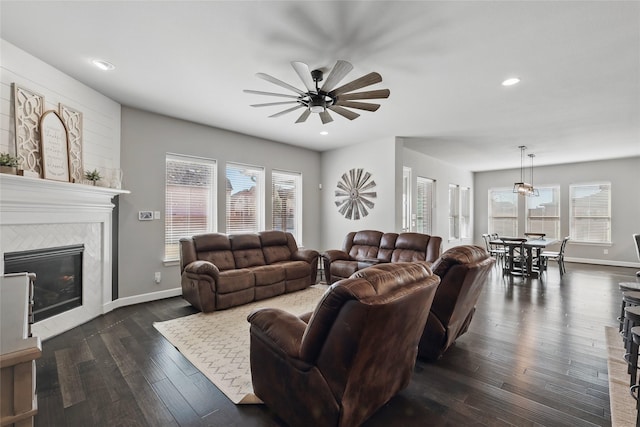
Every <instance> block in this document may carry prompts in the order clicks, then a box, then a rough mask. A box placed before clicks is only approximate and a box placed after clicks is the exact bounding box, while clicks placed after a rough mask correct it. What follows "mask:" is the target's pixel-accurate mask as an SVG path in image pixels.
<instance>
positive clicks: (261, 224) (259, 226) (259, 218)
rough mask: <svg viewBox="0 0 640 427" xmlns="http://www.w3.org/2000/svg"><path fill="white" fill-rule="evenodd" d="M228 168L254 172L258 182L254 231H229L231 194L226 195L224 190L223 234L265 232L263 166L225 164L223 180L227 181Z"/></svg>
mask: <svg viewBox="0 0 640 427" xmlns="http://www.w3.org/2000/svg"><path fill="white" fill-rule="evenodd" d="M229 166H232V167H236V168H238V169H241V168H245V169H249V170H252V171H254V172H256V173H257V174H258V175H259V178H260V179H259V182H258V183H256V186H255V188H256V206H255V212H256V230H247V231H240V230H234V231H233V232H230V231H229V209H230V207H231V203H230V200H231V194H226V189H225V212H226V215H225V232H226V233H227V234H233V233H257V232H259V231H262V230H265V209H266V205H265V168H264V166H256V165H250V164H246V163H238V162H226V163H225V171H224V176H225V179H228V178H227V177H228V172H229Z"/></svg>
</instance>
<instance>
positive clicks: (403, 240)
mask: <svg viewBox="0 0 640 427" xmlns="http://www.w3.org/2000/svg"><path fill="white" fill-rule="evenodd" d="M441 244H442V238H441V237H438V236H430V235H428V234H421V233H400V234H398V233H383V232H382V231H376V230H361V231H352V232H350V233H347V235H346V236H345V238H344V242H343V243H342V250H338V249H331V250H328V251H325V252H324V253H323V254H322V258H323V264H324V274H325V276H326V278H327V283H328V284H331V283H334V282H337V281H338V280H341V279H346V278H347V277H351V275H352V274H353V273H355V272H356V271H358V270H362V269H363V268H367V267H370V266H372V265H376V264H381V263H388V262H415V261H428V262H430V263H431V262H433V261H435V260H436V259H437V258H438V256H439V255H440V245H441Z"/></svg>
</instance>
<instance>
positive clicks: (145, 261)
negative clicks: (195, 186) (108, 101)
mask: <svg viewBox="0 0 640 427" xmlns="http://www.w3.org/2000/svg"><path fill="white" fill-rule="evenodd" d="M121 138H122V148H121V165H122V170H123V171H124V179H123V188H126V189H127V190H129V191H131V194H127V195H123V196H121V198H120V217H119V219H120V243H119V250H120V277H119V284H120V295H119V296H120V298H123V297H130V296H136V295H143V294H150V293H154V292H161V291H166V290H170V289H175V288H177V287H179V286H180V274H179V267H178V266H177V265H169V266H165V265H164V264H163V262H162V261H163V256H164V203H165V186H164V182H165V155H166V153H167V152H171V153H179V154H187V155H192V156H201V157H207V158H211V159H215V160H217V162H218V180H217V185H218V208H219V209H218V231H219V232H225V211H224V207H225V182H226V181H225V162H227V161H230V162H241V163H246V164H250V165H256V166H263V167H264V168H265V177H266V178H267V184H268V183H269V182H270V180H269V177H270V176H271V169H280V170H287V171H297V172H302V180H303V190H302V194H303V205H302V206H303V218H302V227H303V232H302V235H303V241H302V242H298V244H299V245H304V246H305V247H308V248H318V247H319V245H320V237H319V236H320V190H319V188H318V184H319V183H320V154H319V153H318V152H316V151H312V150H306V149H303V148H299V147H293V146H290V145H286V144H281V143H278V142H273V141H268V140H264V139H259V138H255V137H252V136H247V135H243V134H238V133H235V132H229V131H226V130H222V129H216V128H212V127H207V126H202V125H198V124H195V123H191V122H187V121H183V120H178V119H174V118H170V117H166V116H161V115H158V114H154V113H150V112H146V111H142V110H137V109H133V108H128V107H122V135H121ZM265 200H271V188H270V186H269V185H267V186H266V187H265ZM267 205H268V206H267V212H266V218H269V217H270V214H271V206H270V204H268V203H267ZM140 210H150V211H160V212H161V214H162V216H161V219H160V220H154V221H138V211H140ZM156 271H159V272H161V273H162V282H161V283H160V284H159V285H157V284H155V283H154V281H153V277H154V272H156Z"/></svg>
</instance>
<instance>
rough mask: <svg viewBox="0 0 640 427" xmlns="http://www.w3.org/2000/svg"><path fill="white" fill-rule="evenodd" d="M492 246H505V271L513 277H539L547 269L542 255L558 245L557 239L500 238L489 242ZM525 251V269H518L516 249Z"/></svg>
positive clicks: (543, 237)
mask: <svg viewBox="0 0 640 427" xmlns="http://www.w3.org/2000/svg"><path fill="white" fill-rule="evenodd" d="M489 243H490V244H491V245H495V246H500V245H502V246H504V247H505V249H506V250H507V259H506V263H505V266H504V271H505V272H509V273H510V274H513V275H523V276H530V277H538V276H539V275H540V274H542V272H543V271H544V269H545V264H544V261H543V260H542V257H541V256H540V253H541V252H542V251H543V250H544V249H545V248H546V247H547V246H549V245H553V244H554V243H558V240H557V239H552V238H546V237H545V236H542V237H535V238H531V237H499V238H497V239H493V240H491V241H490V242H489ZM520 246H522V248H523V249H524V257H525V263H524V264H525V267H524V268H523V269H521V268H518V266H517V265H516V263H514V262H513V260H514V259H515V258H514V257H515V255H516V249H518V248H520Z"/></svg>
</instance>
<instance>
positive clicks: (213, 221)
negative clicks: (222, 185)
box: [162, 152, 218, 265]
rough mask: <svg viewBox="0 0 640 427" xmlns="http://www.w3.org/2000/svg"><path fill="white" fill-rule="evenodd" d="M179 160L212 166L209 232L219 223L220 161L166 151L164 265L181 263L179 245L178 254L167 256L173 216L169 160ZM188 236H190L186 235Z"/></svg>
mask: <svg viewBox="0 0 640 427" xmlns="http://www.w3.org/2000/svg"><path fill="white" fill-rule="evenodd" d="M171 160H173V161H178V162H184V163H189V162H191V163H200V164H203V165H207V166H208V167H211V168H212V170H211V182H210V184H209V192H208V193H209V194H208V197H209V206H208V207H207V226H206V230H207V232H216V231H217V224H218V209H217V189H218V185H217V180H218V176H217V175H218V173H217V172H218V161H217V160H216V159H211V158H207V157H201V156H193V155H188V154H179V153H172V152H167V153H165V179H164V181H165V182H164V185H165V191H164V250H163V254H162V256H163V259H162V262H163V264H164V265H176V264H178V263H179V261H180V258H179V247H178V256H176V257H174V256H167V221H168V220H169V219H170V218H171V211H170V209H168V208H167V202H168V201H167V186H168V180H167V162H168V161H171ZM184 237H188V236H184Z"/></svg>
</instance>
